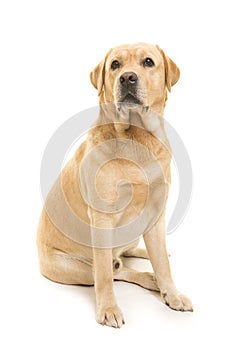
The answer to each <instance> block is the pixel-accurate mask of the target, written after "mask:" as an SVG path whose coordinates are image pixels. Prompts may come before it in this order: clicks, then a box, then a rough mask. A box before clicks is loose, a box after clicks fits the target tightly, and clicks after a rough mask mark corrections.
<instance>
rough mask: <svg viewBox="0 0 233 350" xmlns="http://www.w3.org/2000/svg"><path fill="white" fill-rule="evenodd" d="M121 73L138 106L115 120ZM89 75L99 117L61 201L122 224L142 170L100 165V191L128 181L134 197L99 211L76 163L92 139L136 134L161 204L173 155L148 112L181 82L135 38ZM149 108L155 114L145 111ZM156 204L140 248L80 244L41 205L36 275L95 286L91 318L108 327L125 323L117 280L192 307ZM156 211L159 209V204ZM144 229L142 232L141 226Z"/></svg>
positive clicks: (91, 219)
mask: <svg viewBox="0 0 233 350" xmlns="http://www.w3.org/2000/svg"><path fill="white" fill-rule="evenodd" d="M146 57H151V58H152V59H153V61H154V63H155V66H154V67H151V68H145V67H144V66H143V64H142V60H143V59H145V58H146ZM116 59H117V60H119V61H120V62H121V66H120V67H119V69H117V70H112V69H111V63H112V62H113V61H114V60H116ZM124 72H134V73H135V74H136V75H137V77H138V82H137V83H138V98H139V99H140V102H141V104H140V106H138V107H136V108H133V107H132V108H131V106H130V105H126V106H123V107H122V109H121V110H120V111H119V113H118V116H119V119H118V120H115V119H114V118H115V114H114V113H113V115H112V116H111V118H112V119H111V120H110V122H109V121H108V122H106V121H105V120H104V113H103V109H104V103H113V104H114V105H113V106H115V105H117V102H118V101H119V78H120V76H122V74H123V73H124ZM90 77H91V82H92V84H93V85H94V87H95V88H96V89H97V91H98V95H99V101H100V115H99V118H98V120H97V123H96V125H95V126H94V127H93V128H92V129H91V130H90V132H89V134H88V136H87V140H86V141H85V142H84V143H83V144H82V145H81V146H80V147H79V148H78V150H77V152H76V153H75V155H74V156H73V158H72V159H71V160H70V161H69V162H68V164H67V165H66V166H65V168H64V169H63V171H62V173H61V177H60V178H59V183H60V184H61V187H62V191H63V193H64V195H65V198H66V201H67V202H68V203H69V205H70V207H71V208H72V210H73V212H74V213H76V214H77V215H78V217H79V218H81V219H82V220H83V221H85V222H86V223H88V224H91V225H92V226H95V227H99V228H102V229H104V228H106V227H112V228H114V227H116V226H117V225H119V223H121V224H126V223H127V222H128V221H129V219H134V218H135V217H136V215H138V213H139V212H140V211H141V210H142V209H143V208H144V206H145V203H146V198H147V197H146V196H147V190H148V188H147V183H146V180H145V178H144V177H143V174H142V172H141V171H140V169H139V168H138V167H137V166H136V165H135V164H133V163H132V162H130V161H127V160H125V159H114V160H112V161H110V162H108V163H107V164H105V165H104V166H103V167H102V168H101V169H100V174H99V176H98V177H97V180H96V188H97V190H98V194H99V195H101V197H102V198H104V199H105V200H108V201H112V202H114V201H116V200H117V198H118V193H117V191H116V186H117V184H118V183H119V180H121V179H127V181H129V182H130V183H131V184H132V186H133V187H132V188H133V197H132V202H131V203H130V204H129V205H128V206H126V207H125V209H124V210H123V211H122V212H121V213H120V214H108V213H104V212H100V211H98V210H95V209H93V207H91V206H89V205H88V204H87V202H86V201H85V200H84V199H83V196H82V193H81V189H80V186H81V184H80V183H79V182H78V181H77V178H78V175H79V170H80V164H81V161H82V160H83V159H85V157H86V156H87V154H88V152H90V150H92V149H95V147H96V146H97V145H101V144H102V142H105V141H106V140H111V141H112V140H122V139H123V140H134V141H136V142H137V144H139V145H142V146H145V147H146V148H147V149H148V150H149V152H151V154H153V155H155V156H156V158H157V161H158V162H159V164H160V166H161V169H162V173H163V179H164V180H163V181H162V182H161V181H160V182H159V181H158V182H157V187H156V188H155V191H156V193H160V192H161V190H163V196H162V195H161V198H160V197H158V198H159V199H157V201H158V205H160V202H161V203H162V201H164V200H165V202H166V200H167V196H168V191H169V184H170V160H171V155H170V152H169V146H168V143H167V146H166V145H165V144H166V142H167V140H166V134H165V130H164V126H163V122H160V123H159V125H157V126H156V129H158V128H159V130H160V133H161V134H162V135H164V139H165V143H164V144H163V143H161V142H160V141H159V140H158V138H157V137H156V135H155V133H154V130H153V120H152V119H153V113H154V114H156V115H159V116H163V112H164V107H165V102H166V99H167V90H168V91H171V87H172V86H173V85H174V84H175V83H176V82H177V81H178V79H179V69H178V67H177V66H176V64H175V63H174V62H173V61H172V60H171V59H170V58H169V57H168V56H166V55H165V53H164V52H163V51H162V50H161V49H160V48H159V47H158V46H154V45H149V44H144V43H139V44H136V45H123V46H120V47H117V48H113V49H111V50H110V51H109V52H108V53H107V55H106V57H105V58H104V60H103V61H102V62H101V63H100V64H98V65H97V67H96V68H95V69H94V70H93V72H92V73H91V76H90ZM145 107H146V108H145ZM140 108H141V109H140ZM148 108H149V110H150V111H151V112H152V115H151V114H147V112H145V110H146V111H147V110H148ZM101 111H102V112H101ZM135 111H136V112H135ZM140 111H141V112H140ZM123 112H124V113H123ZM135 113H136V114H137V116H138V118H139V119H140V118H141V120H142V124H143V127H138V126H135V125H133V123H132V122H131V115H133V114H135ZM140 113H141V114H140ZM143 113H144V114H145V115H144V116H143V115H142V114H143ZM110 114H111V113H110ZM108 115H109V114H108ZM117 142H118V141H117ZM136 151H137V152H140V147H139V149H137V147H136ZM97 156H98V153H97ZM85 174H86V175H85V176H86V178H85V177H84V180H83V181H84V182H85V186H86V187H85V186H84V188H87V190H86V191H87V192H88V176H89V175H88V174H89V172H88V169H87V171H86V173H85ZM58 193H59V189H58V186H57V185H56V184H55V185H54V187H53V189H52V190H51V192H50V194H49V196H48V202H50V207H53V208H54V207H56V208H57V206H59V205H61V202H62V201H60V202H59V194H58ZM162 197H163V198H162ZM156 198H157V197H156ZM161 208H162V210H161V213H160V214H159V215H158V220H157V222H156V223H155V224H154V225H153V226H152V227H150V229H149V231H147V232H146V234H144V236H143V238H144V241H145V245H146V250H143V249H141V248H138V247H137V243H138V242H137V241H134V242H132V243H129V244H126V245H125V246H120V247H114V248H112V249H111V248H98V247H96V246H93V247H90V246H86V245H84V244H80V243H78V242H76V241H75V240H73V239H71V238H69V236H68V235H66V234H64V233H63V232H61V231H60V230H59V229H58V228H57V227H56V225H55V224H54V223H53V220H52V219H51V216H50V215H49V213H48V210H47V208H46V205H45V207H44V209H43V211H42V214H41V218H40V223H39V228H38V235H37V245H38V252H39V260H40V269H41V273H42V274H43V275H44V276H46V277H47V278H49V279H51V280H53V281H56V282H60V283H65V284H82V285H93V284H94V286H95V292H96V320H97V322H99V323H101V324H105V325H108V326H113V327H121V325H122V324H123V323H124V318H123V315H122V312H121V310H120V309H119V307H118V305H117V302H116V298H115V295H114V291H113V280H114V279H115V280H121V281H127V282H132V283H136V284H138V285H141V286H142V287H144V288H148V289H150V290H155V291H160V293H161V296H162V299H163V300H164V302H165V303H166V304H167V305H168V306H170V307H171V308H172V309H175V310H180V311H192V304H191V302H190V300H189V299H188V298H187V297H186V296H184V295H182V294H181V293H179V292H178V291H177V289H176V287H175V285H174V282H173V280H172V277H171V273H170V266H169V261H168V254H167V251H166V228H165V205H164V204H163V203H162V204H161V205H160V209H161ZM153 210H154V211H155V210H156V206H155V207H154V209H153ZM62 213H64V210H63V209H62V208H61V211H60V217H61V220H63V224H64V225H68V224H69V222H67V221H69V220H67V217H64V218H63V216H62ZM152 214H153V211H152ZM70 224H71V225H72V223H70ZM77 229H78V228H77ZM143 233H145V232H141V234H143ZM121 256H127V257H130V256H134V257H142V258H149V259H150V261H151V264H152V266H153V270H154V273H149V272H138V271H135V270H132V269H129V268H127V267H125V266H124V265H123V263H122V260H121Z"/></svg>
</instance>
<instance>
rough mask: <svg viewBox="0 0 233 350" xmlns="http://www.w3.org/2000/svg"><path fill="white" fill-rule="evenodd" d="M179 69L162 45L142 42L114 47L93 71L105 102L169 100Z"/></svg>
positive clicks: (138, 102) (94, 79)
mask: <svg viewBox="0 0 233 350" xmlns="http://www.w3.org/2000/svg"><path fill="white" fill-rule="evenodd" d="M179 74H180V73H179V69H178V67H177V66H176V64H175V63H174V62H173V61H172V60H171V59H170V58H169V57H167V56H166V55H165V54H164V52H163V51H162V50H161V49H160V48H159V47H158V46H153V45H149V44H144V43H139V44H136V45H123V46H119V47H116V48H113V49H111V50H110V51H109V52H108V54H107V55H106V57H105V59H104V60H103V61H102V62H101V63H100V64H99V65H98V66H97V67H96V68H95V69H94V70H93V71H92V72H91V82H92V84H93V85H94V87H95V88H96V89H97V90H98V94H99V96H100V102H101V103H105V102H106V103H127V104H129V103H130V104H137V105H138V104H139V105H142V106H145V107H148V108H153V106H155V105H156V104H161V103H162V104H165V100H166V96H167V89H168V90H169V91H170V90H171V86H173V85H174V84H175V83H176V82H177V81H178V79H179Z"/></svg>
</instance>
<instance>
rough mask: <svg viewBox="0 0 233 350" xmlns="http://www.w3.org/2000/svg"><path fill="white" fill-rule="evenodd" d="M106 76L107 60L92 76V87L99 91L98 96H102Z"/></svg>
mask: <svg viewBox="0 0 233 350" xmlns="http://www.w3.org/2000/svg"><path fill="white" fill-rule="evenodd" d="M104 75H105V60H103V61H102V62H100V63H99V64H98V65H97V66H96V67H95V69H94V70H93V71H92V72H91V74H90V79H91V83H92V85H93V86H94V87H95V88H96V89H97V90H98V95H100V94H101V92H102V90H103V87H104Z"/></svg>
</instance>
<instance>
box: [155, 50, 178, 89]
mask: <svg viewBox="0 0 233 350" xmlns="http://www.w3.org/2000/svg"><path fill="white" fill-rule="evenodd" d="M156 48H157V49H158V50H159V52H160V53H161V55H162V56H163V61H164V67H165V82H166V85H167V89H168V91H169V92H171V87H172V86H173V85H175V84H176V83H177V81H178V80H179V77H180V70H179V68H178V67H177V65H176V64H175V63H174V62H173V61H172V60H171V59H170V58H169V57H168V56H167V55H165V53H164V52H163V50H162V49H160V47H159V46H158V45H156Z"/></svg>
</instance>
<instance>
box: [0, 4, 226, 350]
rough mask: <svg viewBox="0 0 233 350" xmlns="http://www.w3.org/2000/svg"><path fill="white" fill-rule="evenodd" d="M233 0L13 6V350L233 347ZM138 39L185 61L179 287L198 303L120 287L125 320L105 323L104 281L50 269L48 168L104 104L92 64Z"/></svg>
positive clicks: (4, 270) (180, 105)
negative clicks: (186, 163)
mask: <svg viewBox="0 0 233 350" xmlns="http://www.w3.org/2000/svg"><path fill="white" fill-rule="evenodd" d="M230 5H231V2H230V1H226V0H222V1H214V0H212V1H208V0H206V1H204V0H201V1H200V0H199V1H198V0H196V1H192V2H191V1H184V0H183V1H178V0H177V1H165V0H164V1H149V0H148V1H127V2H126V1H121V0H119V1H113V2H111V1H93V2H91V1H87V0H86V1H83V2H81V1H71V0H66V1H58V0H56V1H50V0H46V1H44V0H40V1H32V0H30V1H25V0H22V1H11V0H8V1H1V5H0V36H1V43H0V45H1V46H0V50H1V53H0V60H1V64H0V69H1V72H0V113H1V129H0V130H1V137H0V142H1V193H0V195H1V204H2V205H1V238H0V239H1V246H0V247H1V248H0V259H1V264H0V266H1V299H0V300H1V309H0V314H1V323H2V324H1V340H0V341H1V342H2V343H4V345H2V346H1V348H4V349H16V348H22V349H42V348H43V349H63V348H65V349H69V348H72V349H76V348H80V347H81V346H83V347H85V348H86V347H87V346H89V347H90V348H91V347H95V348H96V347H97V348H100V347H101V348H102V349H105V348H108V349H110V348H111V349H112V348H113V349H116V348H119V347H120V346H123V347H126V346H129V347H130V348H134V349H141V348H143V349H147V348H160V349H170V348H171V347H173V348H175V349H176V348H177V349H178V348H179V349H186V348H189V349H197V348H200V349H203V348H206V347H207V348H211V347H213V346H215V348H220V347H221V348H222V349H232V345H233V344H232V337H231V332H232V331H231V328H232V327H231V326H230V323H232V322H231V317H232V312H233V310H232V292H233V290H232V247H231V246H232V239H231V237H232V177H233V171H232V133H233V131H232V118H233V113H232V81H233V74H232V62H233V50H232V48H231V46H232V37H231V35H232V34H231V33H232V30H233V28H232V15H231V12H232V11H231V7H230ZM138 41H145V42H150V43H158V44H159V45H160V46H161V47H162V48H163V49H164V50H165V52H166V53H167V54H168V55H169V56H170V57H171V58H172V59H173V60H174V61H175V62H176V63H177V65H178V66H179V67H180V69H181V79H180V81H179V83H178V84H177V85H176V86H175V87H174V88H173V90H172V93H171V94H170V96H169V101H168V104H167V108H166V113H165V116H166V119H167V120H168V121H169V122H170V123H171V124H172V125H173V126H174V127H175V128H176V130H177V132H178V133H179V134H180V136H181V137H182V139H183V141H184V143H185V145H186V147H187V149H188V152H189V155H190V158H191V160H192V165H193V173H194V189H193V198H192V203H191V206H190V210H189V212H188V214H187V216H186V218H185V220H184V222H183V223H182V225H181V226H180V227H179V228H178V230H177V231H176V232H175V233H173V234H172V235H171V236H168V247H169V252H170V253H171V265H172V271H173V275H174V279H175V281H176V284H177V286H178V288H179V289H180V290H182V292H184V293H186V294H187V295H189V297H190V298H191V299H192V301H193V304H194V308H195V311H194V313H193V314H188V313H186V314H184V313H177V312H175V311H172V310H170V309H168V308H167V307H166V306H165V305H164V304H162V303H161V302H160V301H159V299H158V297H156V296H155V295H154V293H152V292H149V291H147V290H144V289H142V288H140V287H138V286H135V285H130V284H125V283H120V282H116V283H115V291H116V295H117V299H118V303H119V305H120V307H121V308H122V310H123V312H124V315H125V319H126V325H125V326H124V327H122V328H121V329H120V330H115V329H110V328H108V327H101V326H100V325H98V324H97V323H96V322H95V319H94V308H95V306H94V290H93V288H86V287H77V286H63V285H59V284H55V283H52V282H50V281H48V280H46V279H45V278H43V277H41V276H40V274H39V270H38V261H37V251H36V246H35V237H36V229H37V223H38V217H39V214H40V211H41V208H42V201H41V198H40V188H39V172H40V161H41V158H42V154H43V151H44V148H45V146H46V144H47V142H48V140H49V138H50V137H51V135H52V133H53V132H54V131H55V130H56V128H57V127H58V126H59V125H60V124H61V123H62V122H64V121H65V120H66V119H67V118H69V117H71V116H72V115H74V114H76V113H77V112H79V111H81V110H83V109H85V108H89V107H91V106H94V105H96V103H97V94H96V91H95V90H94V89H93V87H92V85H91V84H90V82H89V73H90V71H91V70H92V69H93V68H94V66H95V65H96V64H97V63H98V62H99V61H100V60H101V59H102V58H103V57H104V55H105V53H106V52H107V51H108V49H109V48H110V47H112V46H115V45H118V44H123V43H134V42H138ZM133 264H134V266H136V265H137V264H138V265H139V262H134V263H133ZM141 265H142V264H141ZM143 265H145V264H143ZM141 267H143V266H141ZM148 268H149V266H148Z"/></svg>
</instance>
